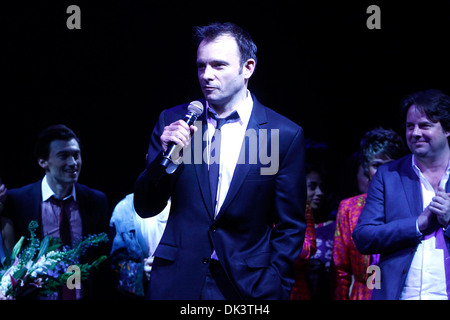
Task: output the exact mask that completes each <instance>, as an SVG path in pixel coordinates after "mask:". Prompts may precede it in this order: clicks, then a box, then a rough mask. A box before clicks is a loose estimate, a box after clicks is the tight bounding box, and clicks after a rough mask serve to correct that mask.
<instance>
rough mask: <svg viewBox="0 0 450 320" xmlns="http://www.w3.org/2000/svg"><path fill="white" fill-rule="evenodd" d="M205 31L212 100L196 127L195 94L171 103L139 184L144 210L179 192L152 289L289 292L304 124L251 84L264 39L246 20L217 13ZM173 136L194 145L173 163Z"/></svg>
mask: <svg viewBox="0 0 450 320" xmlns="http://www.w3.org/2000/svg"><path fill="white" fill-rule="evenodd" d="M196 36H197V39H198V43H199V46H198V49H197V68H198V79H199V82H200V86H201V88H202V91H203V93H204V95H205V99H204V100H201V103H202V104H203V105H205V106H206V108H205V109H206V110H205V111H204V112H203V113H202V114H201V115H200V117H199V118H198V121H197V122H196V124H195V126H190V127H189V126H188V125H187V124H186V122H185V121H183V120H180V119H182V118H183V116H184V115H185V114H186V111H187V106H188V105H187V104H184V105H180V106H177V107H174V108H172V109H168V110H165V111H163V112H162V113H161V116H160V118H159V121H158V123H157V125H156V127H155V129H154V130H153V133H152V136H151V141H150V146H149V149H148V161H147V167H146V169H145V171H144V172H143V173H142V174H141V175H140V176H139V178H138V179H137V181H136V185H135V200H134V201H135V202H134V203H135V208H136V211H137V212H138V214H139V215H140V216H142V217H149V216H153V215H155V214H157V213H159V212H160V211H161V210H162V209H163V208H164V207H165V205H166V203H167V200H168V199H169V197H171V210H170V214H169V218H168V222H167V226H166V229H165V232H164V234H163V237H162V239H161V242H160V244H159V246H158V248H157V249H156V251H155V253H154V257H155V259H154V263H153V268H152V273H151V276H150V283H149V290H148V294H147V297H148V298H150V299H205V300H206V299H288V298H289V295H290V291H291V288H292V285H293V282H294V270H295V268H294V264H295V259H296V258H297V257H298V255H299V253H300V250H301V247H302V242H303V239H304V233H305V228H306V224H305V218H304V210H305V204H306V203H305V201H306V182H305V171H304V170H305V169H304V156H305V155H304V136H303V130H302V128H301V127H299V126H298V125H296V124H295V123H293V122H292V121H290V120H288V119H287V118H285V117H283V116H281V115H280V114H278V113H276V112H274V111H272V110H271V109H269V108H266V107H265V106H263V105H262V104H261V103H260V102H259V101H258V100H257V99H256V97H255V96H254V95H252V94H251V93H250V92H249V91H248V89H247V85H248V80H249V79H250V77H251V75H252V74H253V71H254V69H255V65H256V46H255V44H254V43H253V41H252V39H251V38H250V36H249V35H248V34H247V33H246V32H245V31H244V30H242V29H241V28H240V27H238V26H236V25H234V24H231V23H224V24H221V23H215V24H212V25H208V26H205V27H198V28H197V29H196ZM227 117H228V119H227V121H224V119H226V118H227ZM219 123H222V124H223V123H225V124H223V126H221V125H219ZM220 127H221V128H220ZM219 132H220V135H219ZM191 136H193V137H192V141H191ZM219 138H220V139H219ZM170 143H175V144H176V145H177V146H178V147H179V148H184V149H183V153H182V157H181V158H178V159H177V156H175V157H172V160H173V162H171V163H170V164H169V166H168V167H167V169H166V168H165V166H162V165H161V163H162V162H163V161H161V160H162V157H163V154H164V152H165V151H166V150H167V149H168V146H169V144H170ZM269 149H270V150H269ZM219 150H220V151H219ZM269 153H270V159H268V158H269V157H268V155H269ZM217 159H220V160H219V161H218V162H219V165H218V167H216V168H218V173H215V175H214V174H213V173H214V170H215V169H214V165H215V164H217Z"/></svg>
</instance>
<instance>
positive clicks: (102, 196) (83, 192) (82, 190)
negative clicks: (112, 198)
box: [75, 183, 107, 200]
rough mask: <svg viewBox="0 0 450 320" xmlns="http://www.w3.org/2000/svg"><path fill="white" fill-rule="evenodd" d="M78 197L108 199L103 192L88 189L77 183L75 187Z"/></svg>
mask: <svg viewBox="0 0 450 320" xmlns="http://www.w3.org/2000/svg"><path fill="white" fill-rule="evenodd" d="M75 188H76V191H77V196H78V195H79V194H80V195H82V196H87V197H91V198H95V199H105V200H106V199H107V197H106V194H105V193H104V192H103V191H100V190H97V189H94V188H91V187H88V186H87V185H84V184H81V183H76V185H75Z"/></svg>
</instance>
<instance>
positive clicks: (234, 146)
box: [206, 90, 253, 216]
mask: <svg viewBox="0 0 450 320" xmlns="http://www.w3.org/2000/svg"><path fill="white" fill-rule="evenodd" d="M206 107H207V108H210V106H209V104H208V102H206ZM252 109H253V99H252V96H251V94H250V92H249V91H248V90H247V97H246V98H245V100H244V101H243V102H242V103H240V104H239V105H238V106H236V108H235V110H236V111H237V113H238V114H239V120H238V121H234V122H229V123H226V124H224V125H223V126H222V128H221V130H220V132H221V140H220V165H219V182H218V186H217V199H216V200H217V201H216V208H215V216H217V213H218V212H219V211H220V208H221V207H222V204H223V202H224V200H225V197H226V196H227V193H228V189H229V188H230V184H231V179H232V178H233V174H234V169H235V168H236V164H237V162H238V159H239V154H240V152H241V147H242V142H243V141H244V137H245V132H246V129H247V125H248V122H249V119H250V115H251V113H252ZM207 121H208V146H207V154H208V155H210V148H211V140H212V137H213V135H214V132H215V130H216V129H215V128H216V120H214V119H212V118H210V117H207ZM208 163H210V161H209V159H208Z"/></svg>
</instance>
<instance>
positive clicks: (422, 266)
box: [400, 156, 450, 300]
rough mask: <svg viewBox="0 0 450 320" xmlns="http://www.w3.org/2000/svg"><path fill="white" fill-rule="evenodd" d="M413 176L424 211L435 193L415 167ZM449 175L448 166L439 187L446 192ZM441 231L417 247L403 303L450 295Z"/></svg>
mask: <svg viewBox="0 0 450 320" xmlns="http://www.w3.org/2000/svg"><path fill="white" fill-rule="evenodd" d="M412 166H413V169H414V172H416V174H417V176H418V177H419V179H420V186H421V191H422V199H423V208H422V209H423V210H425V208H426V207H427V206H428V205H429V204H430V202H431V201H432V199H433V197H434V196H435V192H434V189H433V187H432V186H431V184H430V183H429V182H428V180H427V179H426V178H425V176H424V175H423V174H422V172H421V171H420V169H419V167H417V165H416V164H415V160H414V156H413V157H412ZM449 174H450V163H449V165H448V166H447V170H446V171H445V173H444V175H443V177H442V179H441V182H440V184H439V185H440V186H441V187H442V188H444V189H445V185H446V184H447V181H448V178H449ZM449 258H450V256H449V252H448V250H447V246H446V243H445V239H444V232H443V230H442V228H439V229H438V230H437V231H435V232H433V233H431V234H429V235H427V236H425V237H424V239H423V240H422V241H421V242H420V244H419V245H418V246H417V250H416V253H415V254H414V258H413V260H412V263H411V267H410V269H409V272H408V276H407V277H406V282H405V286H404V287H403V290H402V294H401V298H400V299H402V300H448V298H449V294H450V260H449Z"/></svg>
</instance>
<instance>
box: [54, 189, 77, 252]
mask: <svg viewBox="0 0 450 320" xmlns="http://www.w3.org/2000/svg"><path fill="white" fill-rule="evenodd" d="M50 200H51V202H52V203H54V204H56V205H57V206H58V207H60V209H61V213H60V215H59V237H60V239H61V241H62V244H63V245H64V246H70V247H71V246H72V237H71V235H70V209H69V204H70V203H71V202H73V197H72V196H71V197H69V198H67V199H65V200H60V199H57V198H55V197H54V196H53V197H51V198H50Z"/></svg>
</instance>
